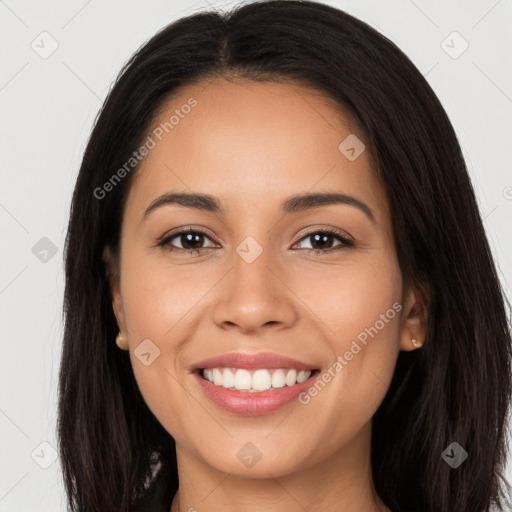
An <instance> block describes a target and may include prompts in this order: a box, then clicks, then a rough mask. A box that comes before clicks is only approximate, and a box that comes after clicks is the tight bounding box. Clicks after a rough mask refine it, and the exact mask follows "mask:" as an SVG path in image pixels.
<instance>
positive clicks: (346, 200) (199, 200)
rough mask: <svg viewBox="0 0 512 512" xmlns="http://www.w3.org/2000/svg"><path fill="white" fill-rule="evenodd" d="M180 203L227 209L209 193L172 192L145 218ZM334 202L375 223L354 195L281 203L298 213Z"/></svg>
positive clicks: (159, 199)
mask: <svg viewBox="0 0 512 512" xmlns="http://www.w3.org/2000/svg"><path fill="white" fill-rule="evenodd" d="M169 204H171V205H178V206H183V207H185V208H193V209H196V210H202V211H206V212H211V213H216V214H224V213H225V210H224V208H223V207H222V205H221V203H220V201H219V200H218V199H217V198H216V197H214V196H211V195H209V194H200V193H177V192H170V193H166V194H163V195H161V196H159V197H157V198H156V199H155V200H154V201H153V202H152V203H151V204H150V205H149V206H148V207H147V208H146V211H145V212H144V214H143V216H142V219H143V220H144V219H145V218H146V217H147V216H148V215H149V214H150V213H151V212H153V211H154V210H156V209H157V208H160V207H161V206H164V205H169ZM334 204H345V205H349V206H354V207H355V208H358V209H359V210H360V211H362V212H363V213H364V214H365V215H366V216H367V217H368V218H369V219H370V220H371V221H372V222H373V223H375V222H376V221H375V216H374V214H373V211H372V209H371V208H370V207H369V206H368V205H367V204H366V203H364V202H363V201H361V200H359V199H356V198H355V197H353V196H350V195H347V194H340V193H306V194H298V195H295V196H292V197H289V198H288V199H286V200H285V201H284V202H283V203H282V204H281V211H282V212H283V213H285V214H287V213H298V212H303V211H306V210H311V209H313V208H319V207H322V206H329V205H334Z"/></svg>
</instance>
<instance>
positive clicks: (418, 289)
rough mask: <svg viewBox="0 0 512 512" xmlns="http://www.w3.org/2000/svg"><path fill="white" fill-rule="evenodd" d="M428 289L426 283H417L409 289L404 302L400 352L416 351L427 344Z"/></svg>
mask: <svg viewBox="0 0 512 512" xmlns="http://www.w3.org/2000/svg"><path fill="white" fill-rule="evenodd" d="M428 297H429V294H428V289H427V286H426V285H425V284H424V283H415V284H414V285H411V286H409V287H408V288H407V291H406V293H405V300H404V301H403V306H404V308H403V314H402V332H401V337H400V350H404V351H406V352H408V351H410V350H414V349H415V348H416V347H415V346H414V345H413V343H412V340H417V342H418V343H417V344H416V345H417V347H419V346H420V345H422V344H423V343H424V342H425V338H426V336H427V324H428V302H429V301H428Z"/></svg>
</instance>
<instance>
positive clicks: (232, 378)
mask: <svg viewBox="0 0 512 512" xmlns="http://www.w3.org/2000/svg"><path fill="white" fill-rule="evenodd" d="M202 374H203V377H204V378H205V379H206V380H208V381H210V382H211V383H212V384H215V385H216V386H222V387H224V388H228V389H236V390H238V391H249V392H251V393H254V392H258V391H268V390H274V389H278V388H282V387H284V386H294V385H295V384H297V383H301V382H304V381H305V380H307V379H309V377H310V376H311V370H299V371H297V370H295V369H291V370H287V369H281V368H280V369H277V370H266V369H259V370H246V369H242V368H239V369H237V368H220V367H219V368H206V369H204V370H203V372H202Z"/></svg>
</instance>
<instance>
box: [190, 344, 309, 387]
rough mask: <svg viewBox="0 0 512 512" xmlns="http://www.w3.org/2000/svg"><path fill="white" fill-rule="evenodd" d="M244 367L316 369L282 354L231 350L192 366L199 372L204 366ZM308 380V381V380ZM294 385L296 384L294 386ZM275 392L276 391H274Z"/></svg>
mask: <svg viewBox="0 0 512 512" xmlns="http://www.w3.org/2000/svg"><path fill="white" fill-rule="evenodd" d="M216 367H226V368H233V367H234V368H244V369H246V370H253V369H258V368H265V369H268V370H272V369H277V368H294V369H296V370H311V371H312V370H315V369H316V368H315V367H314V366H313V365H310V364H307V363H304V362H302V361H298V360H297V359H292V358H290V357H286V356H283V355H280V354H273V353H271V352H262V353H259V354H247V353H245V352H231V353H228V354H222V355H220V356H216V357H211V358H209V359H204V360H203V361H200V362H198V363H196V364H194V365H193V366H192V369H191V371H193V372H197V371H198V370H201V369H204V368H216ZM306 382H307V381H306ZM293 387H294V386H293ZM272 393H274V391H272Z"/></svg>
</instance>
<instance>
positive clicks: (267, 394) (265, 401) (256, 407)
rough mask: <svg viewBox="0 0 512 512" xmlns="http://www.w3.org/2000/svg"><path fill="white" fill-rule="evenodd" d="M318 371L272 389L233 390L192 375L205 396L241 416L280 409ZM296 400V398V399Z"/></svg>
mask: <svg viewBox="0 0 512 512" xmlns="http://www.w3.org/2000/svg"><path fill="white" fill-rule="evenodd" d="M317 373H318V371H316V370H315V371H314V372H312V374H311V375H310V377H309V378H308V379H307V380H305V381H304V382H301V383H298V384H294V385H293V386H284V387H282V388H278V389H275V390H273V391H257V392H253V393H251V392H249V391H233V390H232V389H227V388H223V387H222V386H216V385H215V384H212V383H211V382H210V381H208V380H206V379H203V377H202V376H201V375H200V374H199V373H198V372H195V373H194V375H195V377H196V379H198V381H199V385H200V386H201V388H202V390H203V391H204V392H205V394H206V396H208V398H210V400H212V401H213V402H215V403H216V404H217V405H218V406H219V407H221V408H222V409H224V410H226V411H228V412H231V413H234V414H239V415H241V416H259V415H263V414H268V413H271V412H273V411H277V410H278V409H281V408H282V407H284V406H285V405H288V404H289V403H290V402H292V401H293V400H295V399H296V398H297V397H298V395H299V394H300V393H302V392H303V391H305V390H306V389H307V388H309V386H311V383H312V381H313V380H314V378H315V377H316V375H317ZM297 402H298V400H297Z"/></svg>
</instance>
